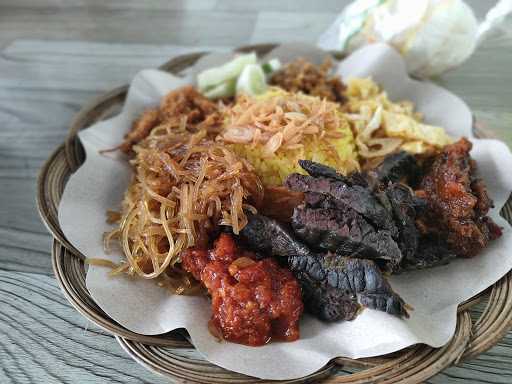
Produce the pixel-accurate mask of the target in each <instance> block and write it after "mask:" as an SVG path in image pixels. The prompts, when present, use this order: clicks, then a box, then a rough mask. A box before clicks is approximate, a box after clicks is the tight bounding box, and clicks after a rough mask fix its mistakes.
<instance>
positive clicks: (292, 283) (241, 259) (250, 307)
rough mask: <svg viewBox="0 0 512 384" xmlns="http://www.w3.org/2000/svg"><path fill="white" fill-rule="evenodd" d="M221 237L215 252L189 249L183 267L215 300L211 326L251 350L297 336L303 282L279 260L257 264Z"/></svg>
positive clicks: (223, 236) (251, 257) (225, 337)
mask: <svg viewBox="0 0 512 384" xmlns="http://www.w3.org/2000/svg"><path fill="white" fill-rule="evenodd" d="M254 258H255V256H254V254H253V253H251V252H247V251H242V250H240V249H239V248H238V247H237V246H236V244H235V242H234V241H233V238H232V237H231V236H230V235H228V234H226V233H223V234H221V235H220V237H219V238H218V240H217V241H216V243H215V247H214V249H213V250H210V251H207V250H205V249H188V250H186V251H185V252H184V253H183V254H182V262H183V268H185V270H187V271H189V272H190V273H192V275H193V276H194V277H195V278H196V279H198V280H200V281H202V282H203V284H204V285H205V287H206V288H207V289H208V292H209V294H210V295H211V297H212V318H211V320H210V328H213V329H214V330H215V331H216V333H217V332H218V333H220V334H221V335H222V337H223V338H224V339H226V340H229V341H233V342H237V343H242V344H246V345H251V346H257V345H263V344H265V343H267V342H268V341H269V340H270V339H271V338H274V339H279V340H284V341H293V340H297V339H298V338H299V319H300V316H301V314H302V311H303V304H302V298H301V289H300V286H299V283H298V282H297V280H296V279H295V278H294V276H293V275H292V273H291V272H290V271H289V270H288V269H284V268H280V267H279V266H278V264H277V263H276V261H275V260H273V259H270V258H266V259H264V260H261V261H256V260H254Z"/></svg>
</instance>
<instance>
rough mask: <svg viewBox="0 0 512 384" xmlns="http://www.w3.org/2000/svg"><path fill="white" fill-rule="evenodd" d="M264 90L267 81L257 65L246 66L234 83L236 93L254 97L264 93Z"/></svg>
mask: <svg viewBox="0 0 512 384" xmlns="http://www.w3.org/2000/svg"><path fill="white" fill-rule="evenodd" d="M266 90H267V81H266V79H265V74H264V73H263V69H261V67H260V66H259V65H257V64H249V65H246V66H245V68H244V70H243V71H242V73H241V74H240V76H239V77H238V81H237V82H236V93H237V94H239V93H246V94H248V95H250V96H255V95H260V94H262V93H264V92H265V91H266Z"/></svg>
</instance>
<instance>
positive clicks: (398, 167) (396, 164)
mask: <svg viewBox="0 0 512 384" xmlns="http://www.w3.org/2000/svg"><path fill="white" fill-rule="evenodd" d="M373 172H374V173H375V174H376V177H377V180H378V181H379V182H381V183H387V182H389V181H391V182H393V183H397V182H399V181H403V182H406V183H407V184H409V185H411V184H415V181H416V178H417V177H418V175H419V174H420V167H419V166H418V163H417V162H416V159H415V158H414V156H413V155H411V154H409V153H407V152H405V151H400V152H397V153H394V154H391V155H389V156H386V157H385V158H384V161H383V162H382V163H381V164H380V165H379V166H378V167H377V168H376V169H375V170H374V171H373Z"/></svg>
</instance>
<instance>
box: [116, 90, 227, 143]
mask: <svg viewBox="0 0 512 384" xmlns="http://www.w3.org/2000/svg"><path fill="white" fill-rule="evenodd" d="M183 118H186V127H187V130H189V131H197V130H199V129H202V128H211V127H215V126H217V125H219V124H220V123H221V120H222V117H221V114H220V113H219V111H218V108H217V105H216V104H215V103H213V102H212V101H211V100H209V99H207V98H206V97H204V96H203V95H202V94H201V93H199V92H198V91H197V90H196V89H195V88H194V87H193V86H191V85H187V86H184V87H181V88H178V89H176V90H174V91H172V92H169V93H168V94H167V95H166V96H165V97H164V98H163V100H162V102H161V104H160V107H159V108H151V109H147V110H146V111H144V112H143V114H142V115H141V116H140V117H139V119H137V120H136V121H135V122H134V124H133V126H132V129H131V130H130V132H128V133H127V134H126V136H125V138H124V141H123V143H122V144H121V145H120V146H119V149H121V150H122V151H123V152H125V153H130V152H131V151H132V147H133V146H134V145H135V144H137V143H138V142H140V141H141V140H143V139H145V138H146V137H147V136H148V135H149V133H150V132H151V130H152V129H153V128H155V127H156V126H158V125H160V124H165V123H172V124H175V125H176V124H177V122H179V121H180V119H183Z"/></svg>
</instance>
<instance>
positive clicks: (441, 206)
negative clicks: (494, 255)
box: [416, 138, 501, 257]
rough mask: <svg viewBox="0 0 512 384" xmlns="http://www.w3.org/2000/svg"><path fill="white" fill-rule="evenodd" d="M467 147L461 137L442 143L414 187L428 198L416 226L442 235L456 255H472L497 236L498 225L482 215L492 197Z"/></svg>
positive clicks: (467, 142)
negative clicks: (476, 173)
mask: <svg viewBox="0 0 512 384" xmlns="http://www.w3.org/2000/svg"><path fill="white" fill-rule="evenodd" d="M471 147H472V145H471V143H470V142H469V141H468V140H467V139H465V138H462V139H460V140H459V141H457V142H456V143H454V144H451V145H448V146H446V147H445V148H444V150H443V152H442V153H441V154H439V155H438V156H436V158H435V159H434V161H433V162H432V164H431V166H430V168H429V169H428V171H427V173H426V175H425V176H424V177H423V179H422V181H421V183H420V189H419V190H418V191H416V194H417V195H418V196H419V197H422V198H424V199H426V200H427V202H428V209H427V210H425V214H424V215H423V216H422V217H421V218H420V219H419V220H418V223H417V224H418V227H419V228H420V229H421V230H422V231H423V232H424V233H425V234H433V235H435V236H440V237H444V238H445V239H446V242H447V243H448V245H449V246H450V248H451V249H452V250H453V251H454V252H456V254H457V255H458V256H460V257H472V256H475V255H476V254H477V253H478V252H479V251H480V250H482V249H483V248H485V247H486V246H487V244H488V243H489V241H491V240H494V239H496V238H498V237H500V236H501V229H500V228H499V227H498V226H497V225H496V224H495V223H494V222H493V221H492V219H491V218H490V217H488V216H486V214H487V212H488V211H489V208H491V207H492V201H491V199H490V198H489V196H488V195H487V191H486V189H485V185H484V184H483V183H482V181H481V180H479V179H477V178H476V175H475V172H476V164H475V162H474V161H473V160H472V159H471V158H470V155H469V151H470V150H471Z"/></svg>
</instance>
